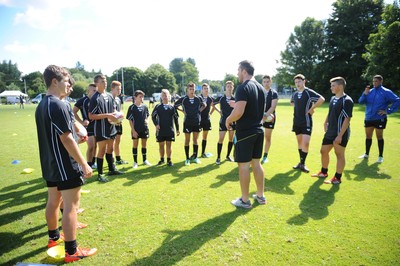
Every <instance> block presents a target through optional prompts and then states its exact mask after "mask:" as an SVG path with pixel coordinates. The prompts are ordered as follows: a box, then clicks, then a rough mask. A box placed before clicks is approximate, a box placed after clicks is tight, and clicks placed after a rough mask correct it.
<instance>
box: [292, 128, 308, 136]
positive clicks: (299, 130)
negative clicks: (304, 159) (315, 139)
mask: <svg viewBox="0 0 400 266" xmlns="http://www.w3.org/2000/svg"><path fill="white" fill-rule="evenodd" d="M292 131H293V132H294V133H295V134H296V135H300V134H302V135H310V136H311V132H312V128H311V127H298V126H293V128H292Z"/></svg>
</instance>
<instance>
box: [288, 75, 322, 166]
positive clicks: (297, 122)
mask: <svg viewBox="0 0 400 266" xmlns="http://www.w3.org/2000/svg"><path fill="white" fill-rule="evenodd" d="M294 83H295V85H296V88H297V91H296V92H295V93H294V94H293V96H292V100H291V104H292V105H293V106H294V113H293V129H292V131H293V132H294V133H295V134H296V138H297V145H298V150H299V156H300V162H299V163H298V164H297V165H296V166H293V169H300V170H301V171H303V172H306V173H308V172H310V170H308V168H307V167H306V158H307V155H308V148H309V146H310V138H311V132H312V126H313V124H312V115H313V114H314V110H315V108H317V107H318V106H320V105H321V104H322V103H323V102H324V101H325V98H324V97H322V95H321V94H319V93H317V92H315V91H313V90H311V89H309V88H307V87H306V86H305V85H306V78H305V77H304V76H303V75H302V74H298V75H296V76H295V77H294Z"/></svg>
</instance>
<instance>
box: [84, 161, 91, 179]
mask: <svg viewBox="0 0 400 266" xmlns="http://www.w3.org/2000/svg"><path fill="white" fill-rule="evenodd" d="M82 171H83V178H89V177H91V176H92V174H93V169H92V167H90V166H89V165H88V164H87V163H85V165H82Z"/></svg>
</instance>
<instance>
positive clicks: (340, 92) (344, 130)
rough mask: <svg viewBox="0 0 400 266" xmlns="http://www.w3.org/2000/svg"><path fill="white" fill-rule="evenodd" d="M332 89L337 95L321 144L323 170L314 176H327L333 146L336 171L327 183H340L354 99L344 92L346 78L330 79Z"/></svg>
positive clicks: (326, 121) (330, 110)
mask: <svg viewBox="0 0 400 266" xmlns="http://www.w3.org/2000/svg"><path fill="white" fill-rule="evenodd" d="M330 82H331V91H332V93H333V94H334V95H335V96H333V97H332V98H331V101H330V103H329V112H328V115H327V116H326V119H325V122H324V129H325V135H324V139H323V140H322V146H321V164H322V167H321V171H320V172H319V173H318V174H313V175H312V176H314V177H319V178H327V177H328V165H329V152H330V151H331V150H332V148H333V149H334V150H335V154H336V159H337V162H336V173H335V175H334V176H333V178H332V179H330V180H326V181H325V182H324V183H325V184H340V183H341V182H342V181H341V180H342V179H341V178H342V174H343V170H344V166H345V165H346V159H345V150H346V146H347V143H348V141H349V138H350V119H351V117H352V114H353V105H354V104H353V100H352V99H351V98H350V96H348V95H346V94H345V93H344V89H345V88H346V80H345V79H344V78H342V77H335V78H332V79H331V80H330Z"/></svg>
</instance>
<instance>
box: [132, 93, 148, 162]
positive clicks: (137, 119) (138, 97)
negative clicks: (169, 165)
mask: <svg viewBox="0 0 400 266" xmlns="http://www.w3.org/2000/svg"><path fill="white" fill-rule="evenodd" d="M143 99H144V92H143V91H141V90H137V91H135V94H134V103H133V104H132V105H131V106H129V109H128V113H127V115H126V118H127V119H128V120H129V124H130V126H131V134H132V140H133V144H132V154H133V161H134V162H133V168H134V169H136V168H138V160H137V154H138V151H137V150H138V145H139V139H142V157H143V164H145V165H147V166H151V165H152V164H151V163H150V162H149V161H148V160H147V147H146V145H147V139H148V138H149V128H148V124H149V123H148V122H149V109H147V106H146V105H145V104H144V103H143Z"/></svg>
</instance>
